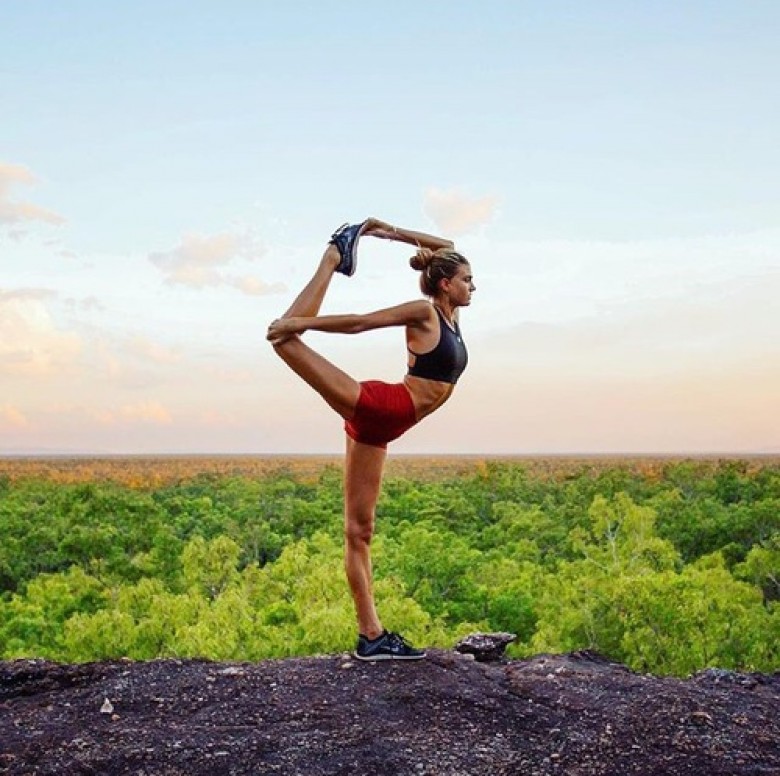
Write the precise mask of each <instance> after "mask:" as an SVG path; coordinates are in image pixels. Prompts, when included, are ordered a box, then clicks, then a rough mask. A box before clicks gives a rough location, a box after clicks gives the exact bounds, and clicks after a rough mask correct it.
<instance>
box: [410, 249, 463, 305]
mask: <svg viewBox="0 0 780 776" xmlns="http://www.w3.org/2000/svg"><path fill="white" fill-rule="evenodd" d="M468 263H469V261H468V259H467V258H466V257H465V256H464V255H463V254H461V253H458V252H457V251H454V250H452V248H439V250H437V251H432V250H430V249H429V248H420V250H418V251H417V253H415V254H414V256H412V258H411V259H409V266H410V267H411V268H412V269H415V270H417V271H418V272H420V273H421V274H420V290H421V291H422V292H423V293H424V294H425V295H426V296H436V294H437V293H438V292H439V281H440V280H443V279H444V278H447V279H451V278H454V277H455V275H456V273H457V271H458V267H461V266H463V265H464V264H468Z"/></svg>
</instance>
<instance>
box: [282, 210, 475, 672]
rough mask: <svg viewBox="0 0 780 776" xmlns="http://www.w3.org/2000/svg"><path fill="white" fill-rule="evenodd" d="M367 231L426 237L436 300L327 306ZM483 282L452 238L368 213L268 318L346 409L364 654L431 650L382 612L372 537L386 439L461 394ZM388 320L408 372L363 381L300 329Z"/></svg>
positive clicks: (424, 276) (404, 238)
mask: <svg viewBox="0 0 780 776" xmlns="http://www.w3.org/2000/svg"><path fill="white" fill-rule="evenodd" d="M362 237H378V238H381V239H387V240H395V241H398V242H403V243H408V244H410V245H415V246H417V249H418V250H417V253H416V254H415V255H414V256H413V257H412V259H411V261H410V264H411V266H412V268H413V269H415V270H418V271H419V272H420V273H421V276H420V288H421V289H422V291H423V293H424V294H425V295H426V296H427V297H428V300H425V299H418V300H415V301H412V302H406V303H404V304H400V305H397V306H395V307H388V308H386V309H383V310H377V311H376V312H371V313H365V314H359V315H319V311H320V306H321V305H322V301H323V299H324V298H325V293H326V292H327V290H328V286H329V285H330V281H331V279H332V277H333V274H334V272H340V273H342V274H344V275H348V276H350V275H352V274H353V273H354V271H355V267H356V262H357V253H356V248H357V242H358V240H359V239H360V238H362ZM474 290H475V287H474V283H473V281H472V275H471V267H470V266H469V263H468V261H467V260H466V259H465V258H464V257H463V256H462V255H461V254H460V253H457V252H456V251H455V250H454V245H453V243H452V242H450V241H449V240H445V239H442V238H439V237H433V236H431V235H428V234H424V233H422V232H415V231H412V230H410V229H401V228H396V227H394V226H390V225H389V224H387V223H385V222H383V221H380V220H378V219H376V218H369V219H368V220H366V221H364V222H363V223H362V224H357V225H354V226H345V227H342V228H341V229H339V230H338V231H336V232H335V233H334V235H333V237H332V238H331V241H330V243H329V245H328V247H327V249H326V250H325V253H324V254H323V256H322V259H321V261H320V264H319V266H318V267H317V270H316V271H315V273H314V276H313V277H312V279H311V280H310V281H309V282H308V284H307V285H306V286H305V288H304V289H303V291H301V293H300V294H299V295H298V297H297V298H296V299H295V301H294V302H293V304H292V306H291V307H290V309H289V310H287V312H286V313H285V314H284V315H283V316H282V317H281V318H279V319H277V320H275V321H274V322H273V323H272V324H271V325H270V326H269V327H268V340H269V341H270V342H271V344H272V345H273V346H274V349H275V350H276V352H277V353H278V354H279V356H281V358H282V359H283V360H284V361H285V363H287V365H288V366H289V367H290V368H291V369H292V370H293V371H294V372H296V374H298V375H299V376H300V377H301V378H303V379H304V380H305V381H306V382H307V383H308V384H309V385H310V386H311V387H312V388H314V390H315V391H317V392H318V393H319V394H320V395H321V396H322V398H323V399H325V401H326V402H327V403H328V404H329V405H330V406H331V407H332V408H333V409H334V410H335V411H336V412H337V413H338V414H339V415H341V417H342V418H344V428H345V431H346V434H347V450H346V461H345V467H344V523H345V525H344V531H345V550H344V565H345V568H346V573H347V580H348V582H349V586H350V590H351V592H352V597H353V599H354V601H355V609H356V612H357V623H358V634H359V635H358V643H357V650H356V652H355V656H356V657H357V658H358V659H360V660H391V659H395V660H419V659H420V658H422V657H425V652H424V651H423V650H419V649H415V648H414V647H412V646H411V645H410V644H409V643H408V642H407V641H406V640H405V639H404V638H403V637H401V636H400V635H399V634H397V633H393V632H390V631H387V630H385V628H384V627H383V625H382V623H381V621H380V619H379V615H378V614H377V611H376V607H375V605H374V596H373V592H372V571H371V552H370V544H371V538H372V536H373V533H374V518H375V509H376V503H377V500H378V498H379V491H380V487H381V483H382V471H383V469H384V463H385V458H386V456H387V443H388V442H391V441H392V440H394V439H397V438H398V437H399V436H401V435H402V434H403V433H404V432H405V431H407V430H408V429H409V428H411V427H412V426H413V425H415V424H416V423H419V422H420V421H421V420H422V419H423V418H424V417H426V416H427V415H430V414H431V413H432V412H433V411H434V410H436V409H438V408H439V407H440V406H441V405H442V404H444V402H445V401H447V399H448V398H449V397H450V395H451V394H452V391H453V389H454V387H455V383H456V382H457V381H458V378H459V377H460V375H461V373H462V372H463V370H464V369H465V367H466V361H467V355H466V347H465V345H464V344H463V339H462V337H461V334H460V328H459V326H458V311H459V308H461V307H465V306H466V305H468V304H469V303H470V301H471V294H472V293H473V292H474ZM387 326H403V327H404V329H405V332H406V345H407V348H408V351H409V359H408V372H407V374H406V376H405V377H404V380H403V382H401V383H397V384H388V383H383V382H379V381H377V380H369V381H366V382H362V383H360V382H358V381H357V380H354V379H353V378H352V377H350V376H349V375H348V374H346V373H345V372H343V371H342V370H341V369H339V368H338V367H336V366H334V365H333V364H332V363H330V361H328V360H327V359H325V358H323V356H321V355H320V354H319V353H317V352H315V351H314V350H312V349H311V348H310V347H309V346H308V345H306V344H304V342H303V341H302V340H301V337H300V335H302V334H303V333H304V332H306V331H309V330H312V331H324V332H332V333H338V334H357V333H359V332H362V331H369V330H371V329H380V328H384V327H387Z"/></svg>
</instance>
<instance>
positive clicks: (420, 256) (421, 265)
mask: <svg viewBox="0 0 780 776" xmlns="http://www.w3.org/2000/svg"><path fill="white" fill-rule="evenodd" d="M432 260H433V251H432V250H431V249H430V248H420V249H418V251H417V253H415V254H414V256H412V258H411V259H409V266H410V267H411V268H412V269H416V270H417V271H418V272H422V271H423V270H424V269H425V268H426V267H427V266H428V265H429V264H430V263H431V261H432Z"/></svg>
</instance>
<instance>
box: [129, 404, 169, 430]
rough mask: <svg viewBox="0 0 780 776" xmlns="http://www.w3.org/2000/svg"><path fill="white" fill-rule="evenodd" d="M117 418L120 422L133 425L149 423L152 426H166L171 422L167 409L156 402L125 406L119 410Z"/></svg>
mask: <svg viewBox="0 0 780 776" xmlns="http://www.w3.org/2000/svg"><path fill="white" fill-rule="evenodd" d="M118 416H119V418H120V419H121V420H125V421H131V422H133V423H151V424H153V425H161V426H167V425H170V424H171V423H172V422H173V418H172V417H171V413H170V412H169V411H168V409H167V408H166V407H165V406H163V405H162V404H160V402H157V401H144V402H138V403H136V404H125V405H124V406H123V407H121V408H120V410H119V413H118Z"/></svg>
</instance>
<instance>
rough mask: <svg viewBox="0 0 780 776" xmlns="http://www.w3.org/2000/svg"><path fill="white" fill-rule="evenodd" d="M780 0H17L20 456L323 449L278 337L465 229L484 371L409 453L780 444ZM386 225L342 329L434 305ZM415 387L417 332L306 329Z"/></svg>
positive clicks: (12, 393)
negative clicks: (350, 231)
mask: <svg viewBox="0 0 780 776" xmlns="http://www.w3.org/2000/svg"><path fill="white" fill-rule="evenodd" d="M779 38H780V3H777V2H775V0H733V1H732V2H718V0H709V1H705V0H701V1H700V2H696V1H694V0H691V1H690V2H679V0H675V1H674V2H664V1H663V0H659V1H658V2H640V3H631V2H625V1H622V2H601V1H600V0H595V1H594V2H588V3H572V2H558V1H557V0H553V1H552V2H522V1H516V2H509V1H507V2H498V1H496V0H483V2H480V3H475V2H464V3H460V4H458V3H449V2H447V3H445V2H440V1H439V0H437V1H435V2H408V1H407V0H396V2H394V3H371V2H315V1H314V0H311V1H310V2H302V1H301V2H297V1H296V0H291V2H288V3H276V2H274V3H272V2H262V1H258V2H249V0H244V1H242V2H239V1H238V0H224V1H223V2H204V1H202V0H186V2H185V1H184V0H164V1H163V2H147V1H146V0H136V1H135V2H133V3H121V4H120V3H106V2H98V1H97V0H91V1H88V0H70V2H67V3H64V2H55V1H54V0H48V1H47V0H36V1H34V2H23V1H22V0H11V1H10V2H4V3H2V4H0V455H3V454H19V453H321V452H338V451H340V450H342V449H343V445H344V441H343V431H342V429H341V421H340V420H339V418H338V417H337V416H336V415H335V414H333V412H332V411H331V410H330V409H328V407H327V406H326V405H325V404H324V403H323V401H322V400H321V399H320V398H319V397H318V396H317V395H316V394H315V393H314V392H313V391H312V390H311V389H310V388H308V387H307V386H306V385H304V384H303V383H301V381H300V380H299V379H298V378H297V377H295V376H294V375H293V374H292V372H290V371H289V369H288V368H287V367H286V366H285V365H284V364H283V363H281V362H280V361H279V359H278V358H277V357H276V356H275V355H274V353H273V351H272V350H271V348H270V347H269V346H268V344H267V343H266V342H265V330H266V326H267V324H268V323H269V322H270V321H271V320H272V319H273V318H275V317H277V316H278V315H279V314H280V313H281V312H282V311H283V310H284V309H285V308H286V307H287V306H288V305H289V303H290V302H291V300H292V298H293V296H294V295H295V293H297V291H298V290H299V289H300V287H301V286H302V285H303V284H304V283H305V282H306V280H307V279H308V276H309V274H310V273H311V272H312V270H313V269H314V266H315V265H316V262H317V261H318V259H319V256H320V254H321V252H322V249H323V247H324V245H325V243H326V242H327V239H328V237H329V235H330V233H331V232H332V231H333V229H335V228H336V227H337V226H339V225H340V224H341V223H343V222H345V221H350V222H355V221H360V220H362V219H364V218H365V217H367V216H369V215H374V216H377V217H379V218H382V219H384V220H387V221H390V222H392V223H396V224H399V225H401V226H407V227H410V228H416V229H422V230H425V231H432V232H436V233H441V234H444V235H447V236H449V237H451V238H452V239H454V240H455V241H456V244H457V246H458V247H459V248H460V249H461V250H462V251H463V252H464V253H465V254H466V255H468V256H469V258H470V260H471V262H472V267H473V271H474V276H475V283H476V286H477V291H476V293H475V294H474V301H473V304H472V305H471V307H470V308H468V309H466V310H464V311H463V312H462V316H461V325H462V328H463V331H464V335H465V338H466V341H467V344H468V346H469V355H470V362H469V368H468V370H467V371H466V373H465V374H464V376H463V377H462V379H461V381H460V383H459V385H458V388H457V390H456V392H455V394H454V396H453V398H452V399H451V400H450V402H449V403H448V404H447V405H446V406H445V407H444V408H442V409H441V411H439V412H437V413H436V414H435V415H434V416H432V417H430V418H428V419H426V420H425V422H424V423H423V424H421V425H420V426H418V427H416V428H415V429H413V430H412V431H410V432H409V433H408V434H407V435H406V436H405V437H404V438H403V439H402V440H400V441H399V442H397V443H395V444H394V445H393V446H392V447H391V451H394V452H397V453H485V454H491V453H492V454H513V453H515V454H536V453H539V454H548V453H721V452H737V453H747V452H753V453H780V302H778V300H779V299H780V140H779V139H780V101H778V99H777V88H778V86H777V85H778V81H779V80H780V46H778V39H779ZM408 258H409V250H408V247H406V246H403V245H392V244H389V243H386V242H383V241H377V240H373V241H371V240H368V239H367V240H365V241H363V242H362V243H361V250H360V260H359V264H358V271H357V273H356V275H355V276H354V277H352V278H344V277H341V276H337V277H336V278H335V279H334V281H333V284H332V286H331V293H330V295H329V297H328V299H327V300H326V305H325V309H324V310H323V312H364V311H369V310H372V309H377V308H381V307H386V306H389V305H392V304H396V303H399V302H402V301H406V300H409V299H413V298H416V297H417V296H419V290H418V287H417V275H416V273H414V272H413V271H412V270H411V269H409V267H408ZM307 336H308V341H309V342H310V343H311V344H312V345H313V346H314V347H315V348H317V349H319V350H320V351H321V352H322V353H323V354H325V355H326V356H327V357H329V358H331V359H332V360H333V361H335V362H336V363H337V364H339V365H340V366H342V367H343V368H344V369H346V370H347V371H348V372H350V373H351V374H353V375H354V376H355V377H356V378H358V379H367V378H378V379H384V380H388V381H397V380H400V379H401V377H402V375H403V372H404V362H405V354H404V345H403V335H402V332H401V331H400V330H398V329H395V330H387V331H381V332H372V333H367V334H362V335H357V336H346V335H326V334H313V335H307Z"/></svg>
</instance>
